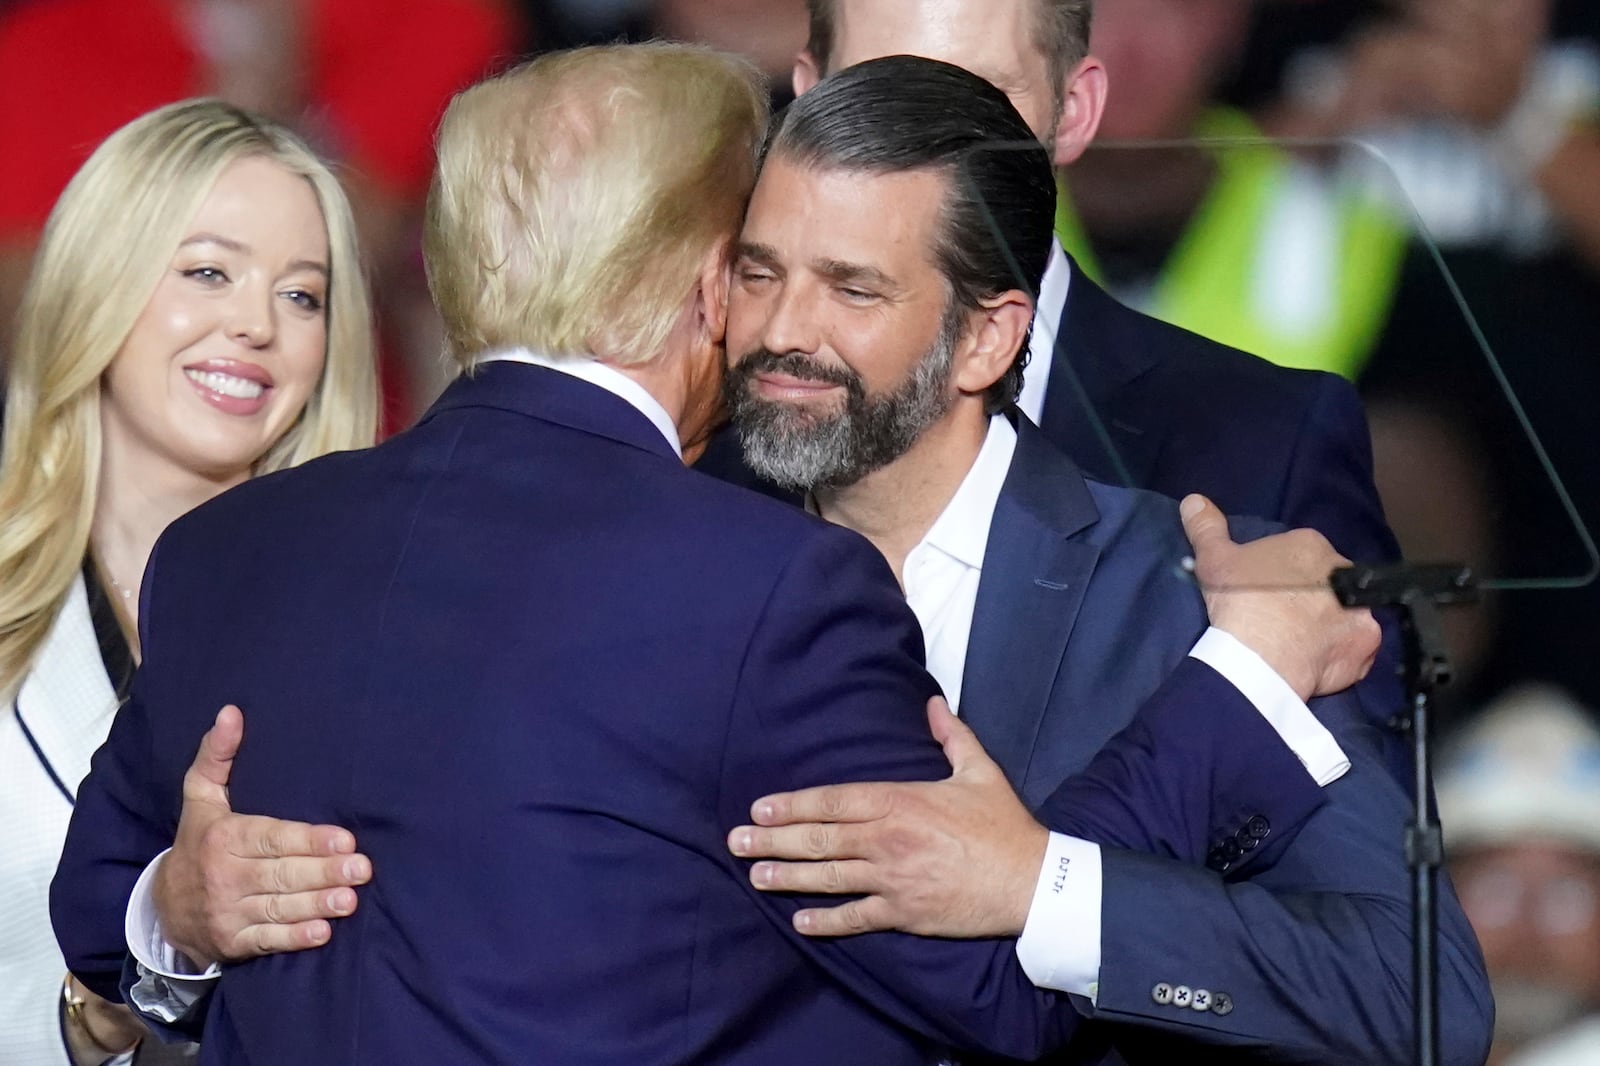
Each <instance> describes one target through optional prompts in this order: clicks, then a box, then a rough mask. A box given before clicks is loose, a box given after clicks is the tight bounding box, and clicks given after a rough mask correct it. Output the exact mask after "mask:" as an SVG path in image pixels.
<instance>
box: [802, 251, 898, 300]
mask: <svg viewBox="0 0 1600 1066" xmlns="http://www.w3.org/2000/svg"><path fill="white" fill-rule="evenodd" d="M814 269H815V270H816V272H817V273H818V274H821V275H822V276H823V277H825V278H827V279H828V280H829V281H832V282H835V283H842V282H854V283H856V284H861V285H871V286H872V287H874V288H877V289H882V290H884V291H885V292H899V291H900V286H899V285H898V284H897V283H896V282H895V280H894V279H893V278H891V277H890V276H889V275H887V274H885V273H884V272H883V271H881V270H879V269H878V268H877V267H874V266H868V265H867V264H865V263H850V262H846V261H845V260H842V259H819V260H817V261H816V263H815V264H814Z"/></svg>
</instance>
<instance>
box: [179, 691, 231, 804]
mask: <svg viewBox="0 0 1600 1066" xmlns="http://www.w3.org/2000/svg"><path fill="white" fill-rule="evenodd" d="M243 740H244V712H242V711H240V710H239V708H237V707H235V706H234V705H233V704H231V703H230V704H228V705H227V706H226V707H224V708H222V710H220V711H218V712H217V720H216V722H215V723H214V724H213V725H212V726H211V728H210V729H208V730H206V735H205V736H203V737H201V738H200V750H199V751H197V752H196V753H195V756H194V762H193V763H192V764H191V765H190V767H189V769H190V770H191V771H192V772H193V773H194V774H195V775H196V776H197V777H199V778H200V779H201V780H202V781H204V782H205V783H206V784H209V785H212V786H214V787H215V788H217V789H221V790H222V795H221V796H220V797H219V798H220V800H221V802H222V803H224V804H226V803H227V788H228V777H229V775H230V774H232V772H233V757H234V756H235V755H237V754H239V744H240V743H241V742H242V741H243Z"/></svg>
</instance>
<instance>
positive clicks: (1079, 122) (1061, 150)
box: [1054, 56, 1109, 167]
mask: <svg viewBox="0 0 1600 1066" xmlns="http://www.w3.org/2000/svg"><path fill="white" fill-rule="evenodd" d="M1108 90H1109V82H1108V81H1107V78H1106V68H1105V64H1104V63H1101V62H1100V60H1098V59H1096V58H1095V57H1094V56H1085V57H1084V58H1083V60H1082V61H1081V62H1079V63H1078V65H1077V66H1075V67H1073V68H1072V70H1070V71H1068V72H1067V77H1066V80H1065V81H1064V83H1063V84H1062V86H1061V120H1060V121H1059V122H1057V123H1056V149H1055V160H1054V161H1055V165H1056V166H1058V167H1064V166H1069V165H1071V164H1073V163H1076V162H1077V161H1078V159H1079V158H1080V157H1081V156H1082V155H1083V153H1084V151H1085V150H1086V149H1088V147H1089V142H1090V141H1093V140H1094V135H1095V133H1096V131H1098V130H1099V129H1100V120H1101V119H1102V118H1104V117H1105V113H1106V93H1107V91H1108Z"/></svg>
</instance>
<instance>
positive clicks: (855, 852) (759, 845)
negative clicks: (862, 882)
mask: <svg viewBox="0 0 1600 1066" xmlns="http://www.w3.org/2000/svg"><path fill="white" fill-rule="evenodd" d="M873 838H874V834H872V833H871V831H870V830H869V829H867V828H866V827H863V826H860V825H854V824H844V825H835V824H831V823H815V822H813V823H806V824H801V825H786V826H779V827H776V828H764V827H761V826H752V825H742V826H740V827H739V828H737V829H735V830H734V831H733V832H731V833H729V834H728V850H729V851H731V852H733V853H734V854H735V855H737V856H739V857H740V858H744V859H807V860H812V861H816V860H819V859H859V858H867V857H870V854H871V853H872V852H873V850H874V848H873V846H872V841H873Z"/></svg>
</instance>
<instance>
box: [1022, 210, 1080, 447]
mask: <svg viewBox="0 0 1600 1066" xmlns="http://www.w3.org/2000/svg"><path fill="white" fill-rule="evenodd" d="M1071 287H1072V264H1071V263H1070V262H1068V260H1067V253H1066V252H1065V251H1063V250H1062V248H1061V242H1060V241H1058V240H1056V239H1055V238H1054V237H1052V238H1050V262H1049V263H1048V264H1047V265H1046V266H1045V269H1044V280H1043V281H1041V282H1040V283H1039V299H1038V300H1036V301H1035V302H1034V307H1033V334H1032V335H1031V336H1030V337H1029V338H1028V365H1027V366H1026V367H1025V368H1023V371H1022V394H1021V395H1020V396H1018V397H1017V406H1018V407H1020V408H1022V413H1023V414H1025V415H1027V416H1028V420H1029V421H1031V422H1032V423H1033V424H1034V425H1036V426H1037V425H1040V424H1041V423H1040V419H1041V416H1042V415H1043V413H1044V394H1045V390H1046V389H1047V388H1048V387H1049V385H1050V363H1051V361H1052V360H1054V358H1055V354H1056V337H1057V336H1058V335H1059V334H1060V332H1061V320H1062V317H1063V316H1064V315H1065V313H1066V310H1067V290H1068V289H1070V288H1071Z"/></svg>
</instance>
